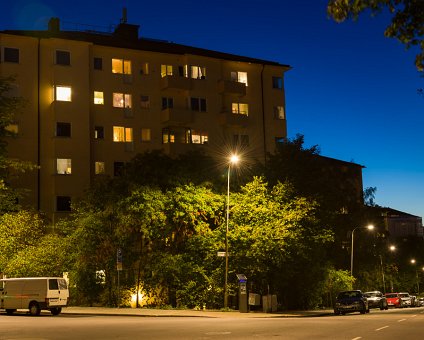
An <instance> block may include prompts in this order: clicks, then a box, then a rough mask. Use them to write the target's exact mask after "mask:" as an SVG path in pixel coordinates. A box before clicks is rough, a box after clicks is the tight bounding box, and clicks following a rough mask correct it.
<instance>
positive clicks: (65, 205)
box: [56, 196, 71, 211]
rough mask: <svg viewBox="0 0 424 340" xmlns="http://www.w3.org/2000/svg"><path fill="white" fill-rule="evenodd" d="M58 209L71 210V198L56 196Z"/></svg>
mask: <svg viewBox="0 0 424 340" xmlns="http://www.w3.org/2000/svg"><path fill="white" fill-rule="evenodd" d="M56 211H71V198H70V197H69V196H56Z"/></svg>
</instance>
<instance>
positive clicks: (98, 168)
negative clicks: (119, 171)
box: [94, 162, 106, 175]
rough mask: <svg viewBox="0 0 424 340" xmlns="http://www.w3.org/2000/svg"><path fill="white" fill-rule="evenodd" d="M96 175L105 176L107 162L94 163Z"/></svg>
mask: <svg viewBox="0 0 424 340" xmlns="http://www.w3.org/2000/svg"><path fill="white" fill-rule="evenodd" d="M94 173H95V174H96V175H103V174H105V173H106V171H105V162H95V163H94Z"/></svg>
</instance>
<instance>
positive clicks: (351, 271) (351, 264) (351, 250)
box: [350, 224, 374, 276]
mask: <svg viewBox="0 0 424 340" xmlns="http://www.w3.org/2000/svg"><path fill="white" fill-rule="evenodd" d="M356 229H368V230H373V229H374V226H373V225H372V224H370V225H368V226H366V227H356V228H354V229H353V230H352V245H351V248H350V276H353V238H354V234H355V230H356Z"/></svg>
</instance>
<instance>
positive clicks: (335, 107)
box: [0, 0, 424, 216]
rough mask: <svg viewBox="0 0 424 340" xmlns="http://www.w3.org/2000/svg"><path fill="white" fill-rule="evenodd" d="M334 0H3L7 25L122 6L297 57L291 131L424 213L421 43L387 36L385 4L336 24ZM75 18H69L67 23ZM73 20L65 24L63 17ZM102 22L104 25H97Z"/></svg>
mask: <svg viewBox="0 0 424 340" xmlns="http://www.w3.org/2000/svg"><path fill="white" fill-rule="evenodd" d="M326 4H327V1H326V0H296V1H293V0H261V1H259V0H225V1H224V0H213V1H204V0H179V1H171V0H163V1H140V0H116V1H96V0H94V1H82V0H73V1H57V0H39V1H22V0H16V1H14V2H7V4H6V2H4V1H3V2H1V4H0V30H3V29H46V27H47V21H48V19H49V18H50V17H52V16H56V17H59V18H60V19H61V20H62V21H66V22H71V23H81V24H89V25H97V26H103V27H108V26H110V25H116V24H118V23H119V19H120V18H121V16H122V8H123V7H124V6H125V7H127V10H128V22H129V23H132V24H139V25H140V26H141V28H140V33H141V35H142V36H145V37H149V38H157V39H163V40H168V41H173V42H175V43H180V44H187V45H192V46H197V47H203V48H207V49H212V50H218V51H223V52H228V53H234V54H239V55H245V56H249V57H255V58H261V59H266V60H271V61H277V62H279V63H282V64H289V65H291V66H292V67H293V69H292V70H291V71H289V72H288V73H287V74H286V82H285V88H286V100H287V120H288V133H289V137H290V138H292V137H294V136H295V135H296V134H297V133H300V134H303V135H304V136H305V141H306V146H307V147H309V146H312V145H315V144H317V145H319V146H320V149H321V154H322V155H324V156H328V157H333V158H338V159H341V160H345V161H354V162H356V163H358V164H361V165H364V166H365V167H366V168H364V170H363V179H364V187H369V186H372V187H377V193H376V202H377V204H379V205H381V206H389V207H391V208H394V209H398V210H402V211H405V212H408V213H411V214H414V215H418V216H424V157H423V146H424V141H423V136H422V129H423V126H424V115H423V113H424V97H422V96H419V95H418V94H417V89H418V88H421V87H424V78H422V77H420V75H419V73H418V72H417V71H416V69H415V66H414V54H415V52H416V50H408V51H407V50H405V47H404V46H403V45H402V44H400V43H399V42H397V41H396V40H394V39H389V38H385V37H384V35H383V31H384V28H385V26H386V25H387V24H388V23H389V17H388V16H387V15H385V14H383V15H382V16H378V17H376V18H371V17H370V16H368V15H367V16H363V17H361V18H360V19H359V20H358V22H354V23H353V22H346V23H342V24H337V23H335V22H333V21H332V20H330V19H328V18H327V14H326ZM68 26H69V25H68ZM64 28H66V27H64ZM99 29H100V28H99Z"/></svg>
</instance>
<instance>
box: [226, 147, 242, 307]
mask: <svg viewBox="0 0 424 340" xmlns="http://www.w3.org/2000/svg"><path fill="white" fill-rule="evenodd" d="M238 161H239V157H238V156H237V155H232V156H231V157H230V161H229V163H228V174H227V221H226V224H227V226H226V229H225V281H224V308H227V307H228V222H229V220H230V172H231V165H232V164H237V163H238Z"/></svg>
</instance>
